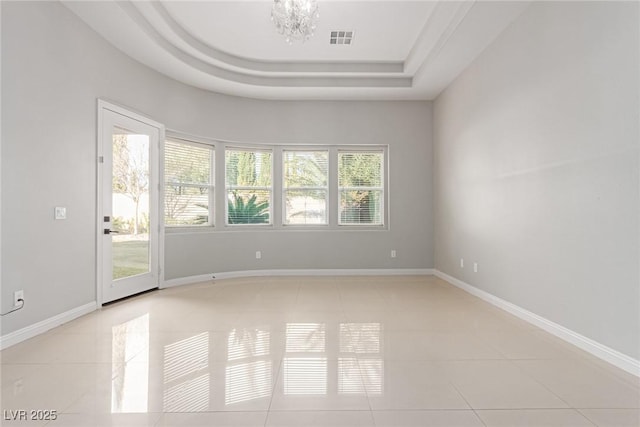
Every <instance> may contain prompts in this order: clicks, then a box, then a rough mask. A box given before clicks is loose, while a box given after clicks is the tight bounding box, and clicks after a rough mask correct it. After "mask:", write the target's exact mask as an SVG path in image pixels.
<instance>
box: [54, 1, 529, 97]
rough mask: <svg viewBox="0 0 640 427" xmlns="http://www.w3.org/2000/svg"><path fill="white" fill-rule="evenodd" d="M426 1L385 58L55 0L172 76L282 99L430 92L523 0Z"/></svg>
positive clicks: (146, 10) (122, 5)
mask: <svg viewBox="0 0 640 427" xmlns="http://www.w3.org/2000/svg"><path fill="white" fill-rule="evenodd" d="M226 1H229V0H226ZM238 1H239V0H238ZM349 1H350V2H359V1H360V0H349ZM366 1H373V0H366ZM366 1H364V0H363V1H362V3H366ZM385 1H392V0H385ZM421 1H422V0H421ZM424 1H427V0H424ZM429 1H431V0H429ZM433 1H437V4H435V5H434V7H432V8H429V12H428V15H427V14H425V16H424V20H425V22H424V25H423V26H422V28H421V29H418V28H416V29H418V34H417V35H416V36H415V40H413V41H412V43H409V44H411V47H410V48H409V50H408V54H407V56H406V58H404V59H403V60H400V61H398V60H397V59H395V60H393V61H387V62H385V61H366V60H365V61H355V60H350V61H349V60H346V61H338V60H335V61H332V60H329V61H327V60H318V61H309V60H299V61H297V60H295V59H293V60H282V59H281V60H266V59H262V58H260V59H258V58H249V57H246V56H241V55H238V54H234V53H233V52H232V51H229V50H228V49H232V47H230V46H232V45H229V46H221V47H223V48H224V49H221V48H220V47H219V46H213V45H212V44H213V43H214V42H212V41H208V42H207V41H206V40H203V39H201V38H199V37H197V36H195V34H196V33H195V32H193V31H194V30H195V29H193V28H190V27H189V25H188V23H184V22H182V21H180V20H179V19H177V18H178V16H179V15H175V13H176V12H175V11H172V9H171V8H170V7H168V6H167V5H165V4H162V2H161V1H153V2H138V1H135V0H121V1H119V0H112V1H100V2H77V1H73V0H61V2H62V3H63V4H64V5H65V6H66V7H67V8H68V9H70V10H71V11H73V12H74V13H75V14H76V15H78V16H79V17H80V18H81V19H82V20H83V21H85V22H86V23H87V24H88V25H89V26H91V27H92V28H93V29H94V30H95V31H97V32H98V33H99V34H101V35H102V36H103V37H104V38H105V39H106V40H107V41H109V42H110V43H111V44H112V45H113V46H115V47H116V48H118V49H120V50H121V51H122V52H124V53H125V54H127V55H128V56H130V57H132V58H134V59H135V60H137V61H139V62H141V63H143V64H145V65H147V66H149V67H151V68H153V69H154V70H156V71H158V72H160V73H162V74H165V75H167V76H169V77H171V78H173V79H175V80H178V81H180V82H182V83H185V84H188V85H191V86H194V87H198V88H201V89H205V90H210V91H215V92H220V93H226V94H229V95H235V96H245V97H252V98H262V99H283V100H285V99H308V100H312V99H317V100H320V99H332V100H347V99H361V100H429V99H434V98H435V97H436V96H437V95H438V94H439V93H440V92H441V91H442V89H443V88H444V87H446V85H447V84H449V83H450V82H451V81H452V80H453V79H454V78H455V77H456V76H457V75H458V74H459V73H460V72H462V70H464V68H465V67H466V66H467V65H468V64H469V63H470V62H471V61H472V60H473V59H474V58H475V57H476V56H477V55H478V54H479V53H480V52H481V51H482V50H483V49H484V48H485V47H486V46H487V45H488V44H489V43H490V42H491V41H492V40H493V39H494V38H495V37H497V35H498V34H499V33H500V32H501V31H502V30H504V28H506V26H507V25H509V24H510V22H512V21H513V20H514V19H515V18H516V17H517V16H518V15H519V14H520V13H521V12H522V11H523V10H524V9H525V8H526V7H527V3H529V0H524V1H514V2H494V1H489V2H485V1H482V0H457V1H448V0H433ZM414 28H415V27H414Z"/></svg>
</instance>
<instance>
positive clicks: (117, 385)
mask: <svg viewBox="0 0 640 427" xmlns="http://www.w3.org/2000/svg"><path fill="white" fill-rule="evenodd" d="M111 334H112V350H111V354H112V356H111V370H112V380H111V412H112V413H121V412H122V413H124V412H128V413H131V412H147V410H148V406H149V391H148V390H149V314H148V313H147V314H145V315H143V316H140V317H137V318H135V319H132V320H130V321H128V322H125V323H122V324H119V325H116V326H114V327H113V328H112V330H111ZM134 356H135V357H136V360H137V361H136V363H127V362H128V361H129V360H130V359H131V358H133V357H134Z"/></svg>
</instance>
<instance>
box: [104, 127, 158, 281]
mask: <svg viewBox="0 0 640 427" xmlns="http://www.w3.org/2000/svg"><path fill="white" fill-rule="evenodd" d="M112 182H113V184H112V187H113V188H112V190H113V196H112V197H113V199H112V221H111V230H112V231H113V232H114V234H112V235H111V236H112V243H111V244H112V251H111V252H112V254H113V255H112V257H113V258H112V266H113V280H117V279H123V278H125V277H131V276H136V275H138V274H144V273H148V272H149V271H150V264H151V263H150V256H149V226H150V224H149V135H141V134H136V133H134V132H129V131H127V130H125V129H121V128H118V127H116V128H114V131H113V180H112ZM116 232H117V233H116Z"/></svg>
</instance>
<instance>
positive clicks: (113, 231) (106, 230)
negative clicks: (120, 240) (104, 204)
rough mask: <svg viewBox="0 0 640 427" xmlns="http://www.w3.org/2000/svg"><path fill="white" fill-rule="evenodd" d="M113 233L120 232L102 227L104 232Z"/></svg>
mask: <svg viewBox="0 0 640 427" xmlns="http://www.w3.org/2000/svg"><path fill="white" fill-rule="evenodd" d="M113 233H116V234H118V233H120V232H119V231H116V230H109V229H108V228H105V229H104V234H113Z"/></svg>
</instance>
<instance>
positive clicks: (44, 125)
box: [1, 2, 433, 334]
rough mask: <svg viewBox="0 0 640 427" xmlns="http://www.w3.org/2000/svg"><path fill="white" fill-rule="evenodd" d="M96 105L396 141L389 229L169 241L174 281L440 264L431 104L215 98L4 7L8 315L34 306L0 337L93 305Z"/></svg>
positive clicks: (193, 124)
mask: <svg viewBox="0 0 640 427" xmlns="http://www.w3.org/2000/svg"><path fill="white" fill-rule="evenodd" d="M99 97H100V98H105V99H107V100H110V101H112V102H115V103H118V104H121V105H123V106H127V107H130V108H132V109H134V110H137V111H139V112H141V113H143V114H145V115H148V116H150V117H151V118H153V119H155V120H157V121H160V122H162V123H164V124H165V125H166V126H167V127H168V128H170V129H174V130H178V131H182V132H187V133H190V134H194V135H200V136H209V137H215V138H221V139H226V140H234V141H246V142H268V143H275V142H278V143H280V142H281V143H297V142H305V143H327V144H357V143H374V144H389V146H390V149H389V155H390V163H391V166H390V188H389V191H390V224H389V230H388V231H382V232H365V231H356V232H271V233H266V232H238V233H231V232H228V233H197V234H172V235H168V236H167V238H166V277H167V278H168V279H170V278H178V277H185V276H191V275H197V274H203V273H208V272H220V271H233V270H251V269H281V268H430V267H433V244H432V242H433V237H432V224H433V218H432V203H431V200H432V195H431V176H432V159H431V151H432V143H431V119H430V118H431V104H430V103H428V102H276V101H258V100H250V99H244V98H236V97H229V96H224V95H218V94H213V93H209V92H205V91H201V90H198V89H194V88H191V87H188V86H185V85H182V84H180V83H177V82H175V81H173V80H171V79H169V78H166V77H164V76H162V75H160V74H158V73H156V72H155V71H153V70H150V69H148V68H146V67H144V66H142V65H140V64H139V63H137V62H135V61H133V60H131V59H129V58H128V57H126V56H125V55H123V54H122V53H121V52H119V51H118V50H116V49H115V48H113V47H111V46H110V45H109V44H108V43H107V42H105V41H104V40H103V39H101V38H100V37H99V36H98V35H97V34H96V33H94V32H93V31H92V30H90V29H89V28H88V27H87V26H86V25H85V24H84V23H82V22H81V21H80V20H79V19H78V18H76V17H75V15H73V14H72V13H71V12H69V11H68V10H67V9H66V8H64V7H63V6H61V5H60V4H58V3H53V2H43V3H27V2H3V4H2V125H3V126H2V168H1V170H2V181H1V182H2V228H1V229H2V251H3V252H2V260H1V261H2V295H1V296H2V310H3V311H5V310H7V309H8V308H9V307H10V306H11V302H12V295H13V291H14V290H17V289H24V291H25V296H26V301H27V305H26V307H25V308H24V309H23V310H21V311H19V312H17V313H14V314H12V315H10V316H7V317H5V318H3V322H2V334H7V333H10V332H12V331H15V330H18V329H20V328H23V327H25V326H28V325H31V324H34V323H36V322H38V321H41V320H43V319H47V318H49V317H51V316H54V315H56V314H59V313H62V312H65V311H67V310H70V309H72V308H75V307H78V306H80V305H83V304H86V303H89V302H91V301H94V300H95V252H96V249H95V247H96V241H95V240H96V239H95V220H96V208H95V205H96V164H95V159H96V99H97V98H99ZM55 206H66V207H67V217H68V219H67V220H65V221H54V220H53V208H54V207H55ZM257 249H259V250H261V251H262V253H263V258H262V260H261V261H260V262H259V263H258V262H256V260H255V256H254V254H255V250H257ZM390 249H396V250H397V253H398V258H396V259H395V260H391V259H390V257H389V251H390Z"/></svg>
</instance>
